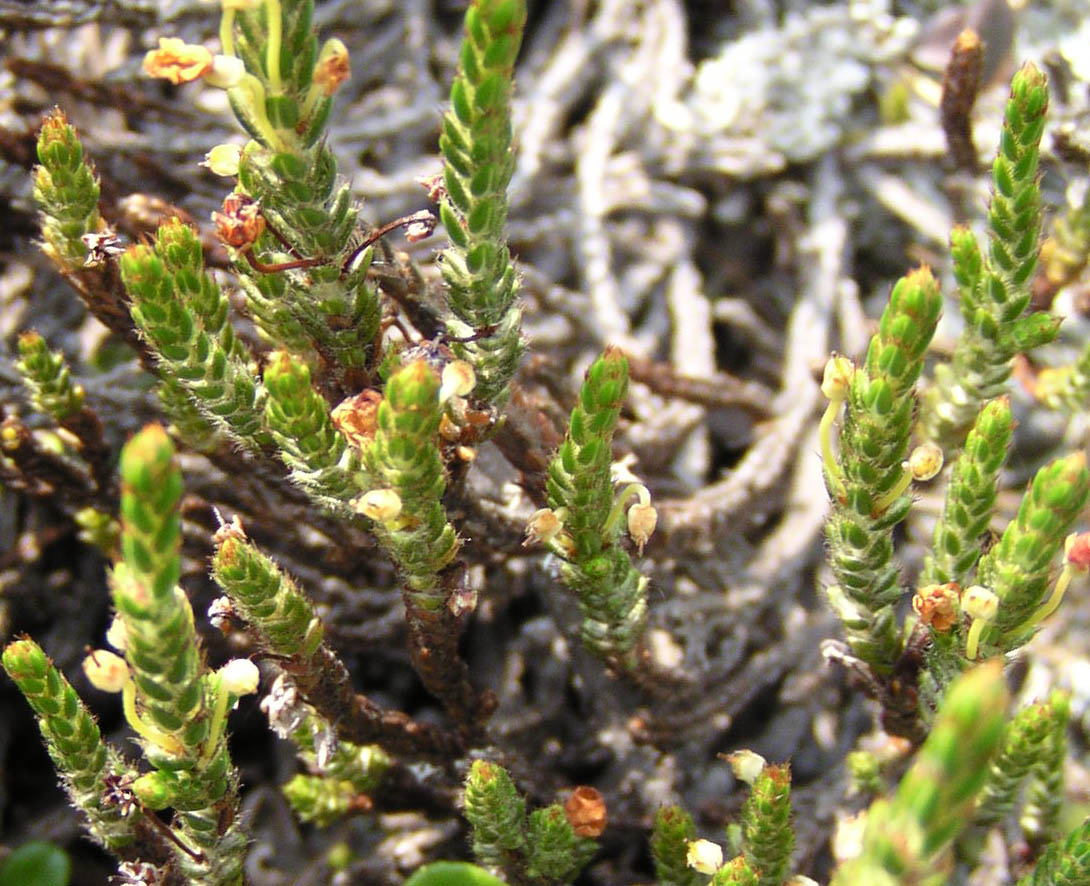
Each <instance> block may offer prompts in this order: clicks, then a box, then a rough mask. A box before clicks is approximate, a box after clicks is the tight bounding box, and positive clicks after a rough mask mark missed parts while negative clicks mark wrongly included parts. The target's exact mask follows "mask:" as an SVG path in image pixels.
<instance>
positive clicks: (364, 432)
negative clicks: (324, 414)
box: [329, 388, 382, 449]
mask: <svg viewBox="0 0 1090 886" xmlns="http://www.w3.org/2000/svg"><path fill="white" fill-rule="evenodd" d="M381 402H382V394H380V393H379V392H378V391H375V390H372V389H371V388H368V389H367V390H365V391H361V392H360V393H358V394H356V395H355V396H352V397H347V398H345V399H344V400H342V401H341V402H340V403H338V404H337V406H336V407H335V408H334V409H333V412H331V413H330V416H329V417H330V420H331V421H332V422H333V427H335V428H336V429H337V430H338V431H340V432H341V433H342V434H344V437H345V439H346V440H347V441H348V442H349V443H351V444H352V445H353V446H355V447H356V448H358V449H363V448H365V447H366V446H367V445H368V444H369V443H370V442H371V441H372V440H373V439H374V438H375V428H376V427H377V422H378V407H379V404H380V403H381Z"/></svg>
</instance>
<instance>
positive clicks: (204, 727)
mask: <svg viewBox="0 0 1090 886" xmlns="http://www.w3.org/2000/svg"><path fill="white" fill-rule="evenodd" d="M121 480H122V491H121V495H122V498H121V517H122V520H121V548H122V553H123V561H122V562H121V563H119V564H118V565H117V566H115V568H114V572H113V576H112V579H113V580H112V584H113V595H114V605H115V606H116V607H117V611H118V614H119V616H120V618H121V621H122V623H123V624H124V634H125V650H124V652H125V658H126V661H127V662H128V665H129V668H130V670H131V673H132V679H131V681H130V682H129V683H128V684H127V685H126V688H125V690H124V695H125V700H126V701H125V703H126V716H127V718H128V719H129V723H130V725H131V726H132V727H133V728H134V729H135V730H136V731H137V733H138V734H139V736H140V740H141V744H142V746H143V749H144V754H145V757H146V758H147V759H148V761H149V762H150V763H151V764H152V765H153V766H154V767H155V768H154V769H153V771H152V772H150V773H148V774H146V775H144V776H141V778H140V779H138V780H137V782H136V785H135V786H134V789H135V790H136V793H137V796H139V797H140V798H141V799H142V800H143V801H144V802H145V803H146V804H147V805H148V806H150V807H151V808H155V809H161V808H165V807H168V806H170V807H173V808H174V809H175V811H176V816H177V826H178V831H179V834H180V836H181V839H182V841H183V845H188V846H191V847H195V848H196V849H197V850H199V855H198V856H196V857H195V856H193V855H191V854H190V852H187V851H182V850H180V849H179V851H178V852H177V861H178V864H179V867H180V868H181V870H182V871H183V872H184V873H185V874H186V875H187V876H189V877H190V878H191V879H192V881H193V882H195V883H200V884H207V886H221V884H222V886H226V884H234V883H240V882H241V879H242V855H241V850H242V848H243V847H244V846H245V844H246V837H245V835H244V834H243V833H242V831H241V830H240V829H239V827H238V825H237V823H236V822H235V816H236V815H237V807H238V796H237V790H238V785H237V775H236V774H235V772H234V769H233V768H232V767H231V761H230V757H229V756H228V753H227V741H226V734H225V725H226V724H225V722H224V718H225V714H226V711H227V710H229V709H230V707H231V706H232V705H233V704H234V702H235V701H237V695H236V694H235V693H234V691H233V690H231V689H230V688H228V686H225V685H222V684H223V678H222V677H221V676H220V675H219V674H210V673H208V672H207V669H206V667H205V665H204V662H203V660H202V656H201V651H200V645H199V642H198V640H197V635H196V632H195V629H194V624H193V610H192V609H191V607H190V605H189V600H188V598H187V597H186V596H185V595H184V594H183V593H182V592H181V591H180V590H179V589H178V588H177V587H176V583H177V580H178V573H179V568H180V559H181V558H180V551H181V530H180V523H179V515H178V504H179V501H180V499H181V494H182V478H181V472H180V471H179V469H178V466H177V464H176V462H175V459H174V447H173V445H172V444H171V442H170V439H169V438H168V437H167V435H166V432H165V431H163V429H162V428H160V427H158V426H155V425H151V426H149V427H147V428H145V429H144V430H143V431H141V432H140V433H139V434H137V435H136V436H135V437H133V439H132V440H130V441H129V443H128V444H127V445H126V446H125V449H124V450H123V451H122V454H121ZM255 688H256V687H255ZM249 691H253V690H252V689H251V690H249ZM130 693H131V694H130Z"/></svg>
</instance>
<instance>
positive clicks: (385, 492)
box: [356, 489, 401, 524]
mask: <svg viewBox="0 0 1090 886" xmlns="http://www.w3.org/2000/svg"><path fill="white" fill-rule="evenodd" d="M356 510H357V511H358V512H359V513H361V514H363V515H364V516H365V517H368V518H369V519H371V520H374V521H375V522H376V523H384V524H385V523H392V522H393V521H394V520H396V519H397V518H398V517H399V516H401V496H400V495H398V494H397V492H396V491H395V490H393V489H372V490H371V491H370V492H365V493H364V494H363V495H361V496H360V497H359V498H358V499H357V500H356Z"/></svg>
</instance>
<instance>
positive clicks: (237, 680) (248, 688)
mask: <svg viewBox="0 0 1090 886" xmlns="http://www.w3.org/2000/svg"><path fill="white" fill-rule="evenodd" d="M218 673H219V677H220V689H221V690H223V691H226V692H230V693H231V694H232V695H239V696H241V695H252V694H253V693H255V692H257V684H258V683H259V682H260V680H261V673H260V672H259V671H258V669H257V665H255V664H254V663H253V662H252V661H250V659H248V658H233V659H231V660H230V661H229V662H227V664H225V665H224V666H223V667H222V668H220V669H219V671H218Z"/></svg>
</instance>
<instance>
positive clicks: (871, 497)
mask: <svg viewBox="0 0 1090 886" xmlns="http://www.w3.org/2000/svg"><path fill="white" fill-rule="evenodd" d="M941 307H942V297H941V295H940V294H939V289H938V285H937V284H936V283H935V280H934V278H933V277H932V275H931V271H930V270H929V269H927V268H920V269H919V270H916V271H913V272H912V273H910V274H909V275H908V276H906V277H903V278H902V279H901V280H899V281H898V282H897V284H896V285H895V286H894V287H893V290H892V291H891V292H890V297H889V304H888V305H887V307H886V309H885V311H884V312H883V314H882V320H881V323H880V325H879V330H878V332H877V334H876V335H875V336H874V337H873V338H872V339H871V342H870V347H869V348H868V350H867V357H866V361H865V363H864V365H863V366H860V367H857V368H855V369H854V370H850V371H838V372H835V373H833V374H832V377H830V376H829V375H827V377H826V384H825V385H824V386H823V387H824V389H825V390H826V393H827V395H831V398H832V403H831V405H830V410H832V409H833V408H835V406H836V403H837V402H838V401H839V400H843V401H844V402H846V404H847V405H846V411H845V415H844V424H843V428H842V430H841V433H840V440H839V443H840V445H839V453H838V455H837V457H836V459H835V461H834V460H832V456H831V447H830V446H829V445H828V444H826V443H823V450H824V451H825V452H826V457H825V472H826V478H827V483H828V486H829V490H830V495H831V497H832V499H833V502H832V513H831V514H830V516H829V519H828V521H827V522H826V524H825V535H826V538H827V539H828V541H829V561H830V564H831V566H832V569H833V574H834V575H835V577H836V580H837V584H836V585H835V586H833V587H831V588H830V589H829V591H828V596H829V599H830V602H831V603H832V605H833V608H834V609H835V610H836V612H837V614H838V615H839V616H840V618H841V620H842V621H843V622H844V626H845V630H846V632H847V634H848V642H849V644H850V645H851V648H852V651H853V653H854V654H855V655H856V656H858V657H859V658H860V659H862V660H863V661H864V662H866V663H867V664H868V665H870V667H871V668H872V669H873V670H874V672H875V673H876V674H878V675H888V674H890V673H891V672H892V670H893V666H894V663H895V662H896V660H897V657H898V656H899V654H900V651H901V637H900V633H899V630H898V626H897V621H896V614H895V607H896V605H897V603H898V602H899V601H900V599H901V596H902V594H903V588H902V586H901V582H900V578H899V575H898V567H897V565H896V563H895V562H894V561H893V528H894V527H895V526H896V525H897V524H898V523H900V522H901V521H902V520H904V518H905V517H906V516H907V514H908V510H909V507H910V506H911V500H910V498H909V497H908V496H907V495H906V494H905V492H906V491H907V483H906V482H905V480H906V478H907V479H908V480H909V481H911V475H910V474H908V473H907V470H906V468H905V467H904V466H903V464H904V462H905V459H906V456H907V455H908V446H909V437H910V434H911V430H912V414H913V408H914V406H915V397H914V395H913V388H914V386H915V383H916V380H917V378H918V377H919V375H920V371H921V369H922V368H923V358H924V353H925V351H926V350H927V346H928V344H929V343H930V341H931V337H932V336H933V335H934V332H935V326H936V324H937V322H938V318H939V312H940V310H941ZM835 359H840V360H843V358H834V360H835ZM835 368H836V367H835V366H834V369H835ZM825 427H826V424H825V423H824V422H823V434H824V433H827V431H825Z"/></svg>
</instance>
